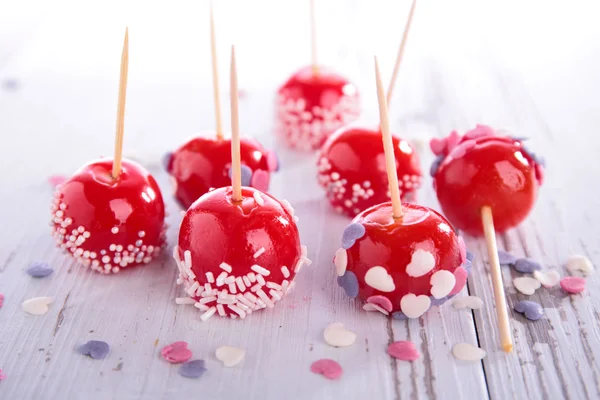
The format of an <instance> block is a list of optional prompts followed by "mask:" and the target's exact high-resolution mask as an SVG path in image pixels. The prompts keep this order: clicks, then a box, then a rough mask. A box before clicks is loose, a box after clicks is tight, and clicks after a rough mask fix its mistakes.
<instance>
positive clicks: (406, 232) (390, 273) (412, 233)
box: [334, 59, 471, 319]
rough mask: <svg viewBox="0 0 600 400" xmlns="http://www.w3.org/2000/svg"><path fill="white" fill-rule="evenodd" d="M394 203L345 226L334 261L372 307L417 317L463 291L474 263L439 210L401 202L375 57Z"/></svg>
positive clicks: (341, 279)
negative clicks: (340, 244)
mask: <svg viewBox="0 0 600 400" xmlns="http://www.w3.org/2000/svg"><path fill="white" fill-rule="evenodd" d="M375 71H376V82H377V94H378V99H379V112H380V119H381V130H382V134H383V135H382V136H383V143H384V152H385V161H386V168H387V176H388V179H389V189H390V193H391V202H386V203H382V204H379V205H375V206H373V207H371V208H369V209H367V210H365V211H363V212H362V213H360V214H359V215H357V216H356V217H355V218H354V220H353V221H352V223H351V224H350V225H349V226H348V227H347V228H346V229H345V230H344V233H343V236H342V247H341V248H340V249H339V250H338V251H337V252H336V254H335V257H334V265H335V267H336V272H337V275H338V283H339V284H340V286H342V287H343V288H344V290H345V292H346V294H347V295H348V296H350V297H357V296H358V297H360V298H361V299H362V300H364V301H365V302H366V304H365V305H364V307H363V308H364V309H365V310H367V311H380V312H382V313H383V314H386V315H388V314H392V315H393V317H395V318H398V319H405V318H418V317H420V316H421V315H423V314H424V313H425V312H426V311H427V310H428V309H429V308H430V307H431V305H440V304H442V303H443V302H445V301H446V300H447V299H448V298H450V297H452V296H453V295H455V294H456V293H458V292H460V291H461V290H462V288H463V287H464V286H465V284H466V281H467V276H468V272H469V270H470V267H471V264H470V260H469V259H468V258H467V253H466V249H465V244H464V241H463V240H462V238H461V237H460V236H458V235H457V234H456V232H455V231H454V229H452V227H451V226H450V224H449V223H448V221H446V219H445V218H444V217H442V216H441V215H440V214H439V213H437V212H436V211H434V210H432V209H430V208H427V207H423V206H419V205H414V204H409V203H404V204H401V200H400V194H399V190H398V176H397V174H396V168H395V165H396V164H395V160H394V151H393V142H392V136H391V134H390V130H389V121H388V116H387V104H386V100H385V95H384V92H383V86H382V84H381V78H380V74H379V68H378V65H377V59H375Z"/></svg>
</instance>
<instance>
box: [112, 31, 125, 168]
mask: <svg viewBox="0 0 600 400" xmlns="http://www.w3.org/2000/svg"><path fill="white" fill-rule="evenodd" d="M128 68H129V28H125V41H124V42H123V53H122V54H121V78H120V79H119V104H118V106H117V133H116V136H115V157H114V158H113V167H112V177H113V179H117V178H118V177H119V174H120V173H121V160H122V158H123V131H124V129H125V100H126V97H127V69H128Z"/></svg>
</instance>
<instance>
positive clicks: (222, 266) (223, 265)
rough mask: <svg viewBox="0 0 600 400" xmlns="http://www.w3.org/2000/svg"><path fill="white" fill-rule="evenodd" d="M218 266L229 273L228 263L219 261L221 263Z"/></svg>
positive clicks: (230, 269) (229, 266)
mask: <svg viewBox="0 0 600 400" xmlns="http://www.w3.org/2000/svg"><path fill="white" fill-rule="evenodd" d="M219 267H220V268H221V269H222V270H223V271H227V272H229V273H231V271H232V268H231V265H229V264H227V263H225V262H222V263H221V265H219Z"/></svg>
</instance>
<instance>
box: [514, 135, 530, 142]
mask: <svg viewBox="0 0 600 400" xmlns="http://www.w3.org/2000/svg"><path fill="white" fill-rule="evenodd" d="M510 138H511V139H512V140H516V141H517V142H524V141H526V140H529V138H528V137H527V136H510Z"/></svg>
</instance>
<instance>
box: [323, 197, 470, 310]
mask: <svg viewBox="0 0 600 400" xmlns="http://www.w3.org/2000/svg"><path fill="white" fill-rule="evenodd" d="M403 211H404V216H403V217H402V218H401V219H396V220H395V219H394V218H393V217H392V206H391V203H383V204H379V205H376V206H374V207H371V208H369V209H367V210H365V211H363V212H362V213H360V214H359V215H357V216H356V218H354V220H353V221H352V223H351V224H350V225H349V226H348V227H347V228H346V229H345V230H344V234H343V237H342V247H341V248H340V249H339V250H338V251H337V252H336V254H335V258H334V265H335V267H336V272H337V275H338V283H339V284H340V286H342V287H343V288H344V290H345V291H346V294H347V295H348V296H350V297H356V296H359V297H360V298H361V299H362V300H363V301H365V302H366V304H365V306H364V307H363V308H364V309H365V310H367V311H380V312H382V313H384V314H386V315H387V314H389V313H392V314H393V316H394V318H398V319H404V318H418V317H420V316H421V315H423V314H424V313H425V312H426V311H427V310H428V309H429V308H430V306H431V305H440V304H442V303H443V302H445V301H446V300H447V299H449V298H450V297H452V296H453V295H455V294H456V293H458V292H459V291H460V290H462V288H463V287H464V285H465V283H466V279H467V275H468V272H469V270H470V265H471V264H470V261H468V260H467V256H466V249H465V245H464V241H463V240H462V238H461V237H460V236H458V235H457V234H456V232H455V231H454V230H453V229H452V227H451V226H450V224H449V223H448V221H447V220H446V219H445V218H444V217H442V216H441V215H440V214H438V213H437V212H436V211H434V210H432V209H430V208H427V207H423V206H419V205H415V204H409V203H404V204H403Z"/></svg>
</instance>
